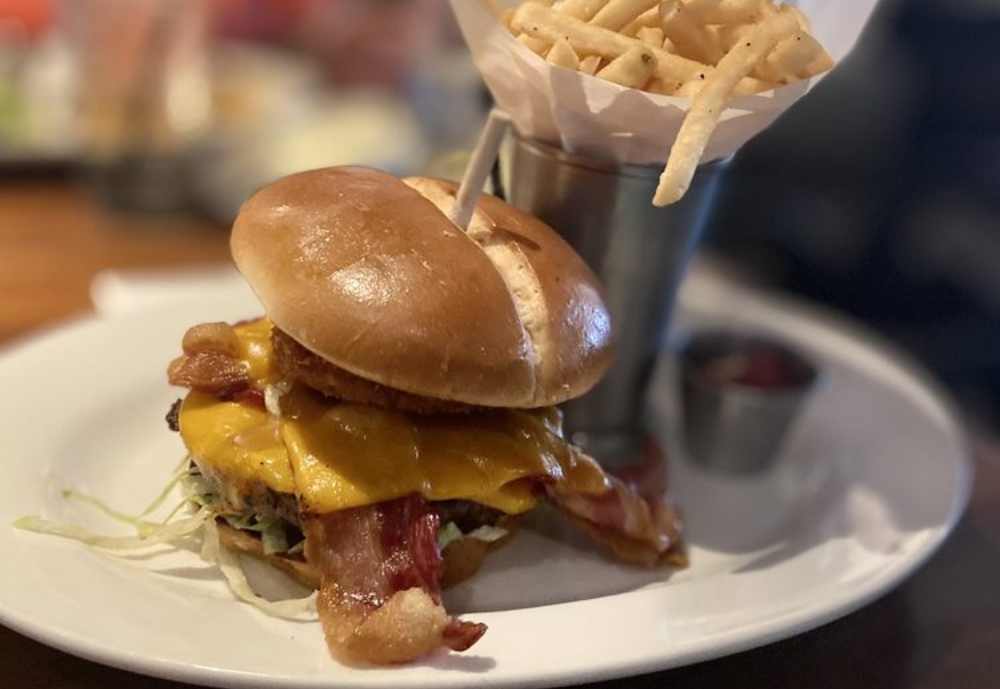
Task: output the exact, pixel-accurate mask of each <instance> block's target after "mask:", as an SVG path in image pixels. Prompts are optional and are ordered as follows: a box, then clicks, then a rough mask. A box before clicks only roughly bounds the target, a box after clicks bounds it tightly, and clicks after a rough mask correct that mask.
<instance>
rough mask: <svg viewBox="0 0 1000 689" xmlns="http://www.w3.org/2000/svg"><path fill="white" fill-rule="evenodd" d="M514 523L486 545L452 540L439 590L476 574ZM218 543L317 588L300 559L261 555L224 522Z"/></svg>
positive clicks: (259, 546)
mask: <svg viewBox="0 0 1000 689" xmlns="http://www.w3.org/2000/svg"><path fill="white" fill-rule="evenodd" d="M515 525H516V522H515V521H514V520H511V521H510V523H509V531H508V533H507V535H506V536H504V537H503V538H501V539H499V540H497V541H493V542H492V543H487V542H485V541H480V540H477V539H475V538H462V539H459V540H457V541H452V542H451V543H449V544H448V546H447V547H445V549H444V550H443V551H442V552H441V557H442V558H443V559H444V572H443V574H442V576H441V586H442V588H450V587H452V586H455V585H456V584H460V583H461V582H463V581H465V580H466V579H468V578H469V577H471V576H473V575H474V574H475V573H476V572H478V571H479V568H480V567H481V566H482V564H483V560H485V559H486V555H487V554H488V553H489V552H490V551H492V550H494V549H496V548H499V547H500V546H502V545H504V544H505V543H507V542H508V541H509V540H510V539H511V536H513V535H514V529H515ZM217 526H218V528H219V540H221V541H222V544H223V545H224V546H226V547H227V548H229V549H230V550H236V551H238V552H241V553H245V554H246V555H250V556H252V557H255V558H257V559H259V560H262V561H264V562H267V563H269V564H271V565H272V566H274V567H276V568H278V569H280V570H281V571H282V572H284V573H285V574H288V575H289V576H291V577H292V578H293V579H295V580H296V581H297V582H299V583H300V584H302V585H303V586H305V587H307V588H312V589H318V588H319V583H320V576H319V572H318V571H317V570H316V568H315V567H313V566H312V565H311V564H309V563H308V562H306V561H305V560H299V559H296V558H294V557H288V556H285V555H279V554H271V555H266V554H265V553H264V544H263V542H262V541H261V540H260V538H259V537H258V536H256V535H253V534H250V533H248V532H246V531H241V530H240V529H236V528H233V527H232V526H230V525H229V524H226V523H225V522H223V521H221V520H220V521H218V522H217Z"/></svg>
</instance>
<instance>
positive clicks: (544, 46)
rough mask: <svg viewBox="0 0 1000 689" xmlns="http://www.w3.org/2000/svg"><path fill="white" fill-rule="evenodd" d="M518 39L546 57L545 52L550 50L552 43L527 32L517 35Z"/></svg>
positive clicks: (534, 51)
mask: <svg viewBox="0 0 1000 689" xmlns="http://www.w3.org/2000/svg"><path fill="white" fill-rule="evenodd" d="M517 40H518V41H520V42H521V43H523V44H524V45H526V46H527V47H528V50H530V51H531V52H533V53H535V54H537V55H541V56H542V57H545V53H546V52H548V50H549V46H550V45H552V44H551V43H548V42H546V41H543V40H542V39H541V38H535V37H534V36H529V35H528V34H526V33H523V34H521V35H520V36H518V37H517Z"/></svg>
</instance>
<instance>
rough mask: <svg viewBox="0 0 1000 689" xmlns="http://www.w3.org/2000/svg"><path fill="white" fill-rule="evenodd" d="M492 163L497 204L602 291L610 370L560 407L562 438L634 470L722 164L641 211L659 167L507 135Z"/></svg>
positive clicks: (648, 200) (704, 168)
mask: <svg viewBox="0 0 1000 689" xmlns="http://www.w3.org/2000/svg"><path fill="white" fill-rule="evenodd" d="M500 162H501V167H500V170H501V173H500V186H501V191H502V193H503V195H504V196H505V197H506V199H507V201H508V202H510V203H512V204H513V205H514V206H517V207H518V208H521V209H522V210H525V211H527V212H529V213H531V214H533V215H536V216H538V217H539V218H541V219H542V220H544V221H545V222H546V223H548V224H549V225H551V226H552V227H553V228H554V229H556V230H557V231H558V232H559V233H560V234H561V235H562V236H563V237H564V238H565V239H566V240H567V241H568V242H569V243H570V244H571V245H572V246H573V247H574V248H575V249H576V250H577V252H578V253H579V254H580V255H581V256H582V257H583V259H584V260H585V261H587V263H588V264H589V265H590V267H591V268H592V269H593V270H594V272H595V273H597V275H598V276H599V277H600V278H601V280H602V281H603V283H604V285H605V287H606V289H607V300H608V307H609V308H610V310H611V316H612V319H613V321H614V327H615V330H616V333H617V345H616V350H617V351H616V359H615V363H614V365H613V366H612V368H611V370H610V371H609V373H608V375H607V376H606V377H605V378H604V380H603V381H602V382H601V383H600V384H599V385H598V386H597V387H596V388H595V389H594V390H593V391H591V392H590V393H589V394H587V395H586V396H584V397H582V398H581V399H579V400H575V401H573V402H571V403H569V404H567V405H566V406H565V407H564V410H565V413H566V418H565V423H566V429H567V432H568V433H569V435H570V437H571V438H572V439H573V441H574V442H576V443H578V444H580V445H582V446H583V447H584V448H585V449H587V450H588V451H589V452H590V453H592V454H593V455H595V456H596V457H597V458H598V459H600V460H602V461H604V462H605V463H607V464H611V465H613V464H615V463H616V462H630V461H634V460H635V459H636V458H637V457H638V456H640V451H641V447H642V443H643V440H644V438H645V436H646V428H645V424H644V421H645V409H646V396H647V390H648V386H649V382H650V378H651V374H652V372H653V368H654V365H655V363H656V359H657V357H658V356H659V354H660V351H661V348H662V346H663V343H664V338H665V334H666V329H667V325H668V323H669V320H670V312H671V307H672V306H673V303H674V297H675V295H676V291H677V286H678V284H679V283H680V281H681V278H682V277H683V276H684V271H685V268H686V267H687V265H688V261H689V259H690V257H691V254H692V252H693V250H694V248H695V246H696V245H697V243H698V240H699V238H700V236H701V233H702V230H703V229H704V227H705V222H706V220H707V218H708V215H709V213H710V211H711V209H712V205H713V201H714V199H715V193H716V190H717V188H718V184H719V179H720V177H721V175H722V172H723V171H724V170H725V169H726V166H727V164H728V159H727V160H722V161H718V162H713V163H708V164H706V165H702V166H701V167H700V168H699V169H698V172H697V173H696V174H695V177H694V181H693V183H692V185H691V188H690V190H689V191H688V193H687V196H685V198H684V199H683V200H682V201H680V202H679V203H677V204H675V205H672V206H668V207H666V208H656V207H654V206H653V205H652V203H651V200H652V198H653V192H654V191H655V189H656V185H657V181H658V179H659V175H660V172H661V168H660V167H659V166H649V167H647V166H639V165H622V164H618V163H615V162H612V161H607V160H600V159H595V158H592V157H588V156H583V155H577V154H571V153H567V152H566V151H563V150H561V149H560V148H558V147H556V146H552V145H549V144H546V143H542V142H539V141H535V140H530V139H526V138H522V137H520V136H518V135H517V134H516V133H514V134H513V135H512V136H511V137H510V138H509V140H508V142H507V145H506V146H505V148H504V150H503V151H502V152H501V158H500Z"/></svg>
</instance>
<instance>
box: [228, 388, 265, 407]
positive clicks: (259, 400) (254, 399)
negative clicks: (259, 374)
mask: <svg viewBox="0 0 1000 689" xmlns="http://www.w3.org/2000/svg"><path fill="white" fill-rule="evenodd" d="M231 399H232V400H233V402H239V403H240V404H245V405H247V406H248V407H257V408H258V409H267V404H266V403H265V402H264V393H263V392H262V391H261V390H258V389H257V388H245V389H243V390H239V391H238V392H235V393H233V395H232V398H231Z"/></svg>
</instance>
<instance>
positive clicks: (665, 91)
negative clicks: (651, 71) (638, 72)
mask: <svg viewBox="0 0 1000 689" xmlns="http://www.w3.org/2000/svg"><path fill="white" fill-rule="evenodd" d="M676 87H677V84H667V83H666V82H665V81H663V79H657V78H656V77H653V78H652V79H650V80H649V81H648V82H647V83H646V86H645V87H644V88H643V89H642V90H643V91H649V92H650V93H658V94H660V95H661V96H672V95H674V92H675V91H676Z"/></svg>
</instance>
